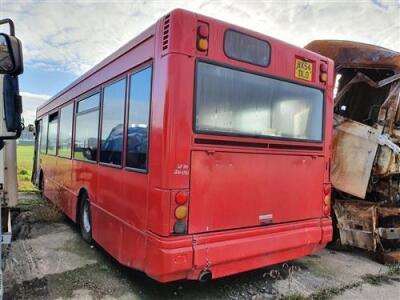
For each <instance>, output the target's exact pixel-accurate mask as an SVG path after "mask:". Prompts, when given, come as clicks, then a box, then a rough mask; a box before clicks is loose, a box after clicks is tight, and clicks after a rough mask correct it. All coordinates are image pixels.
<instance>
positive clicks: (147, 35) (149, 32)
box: [36, 9, 328, 117]
mask: <svg viewBox="0 0 400 300" xmlns="http://www.w3.org/2000/svg"><path fill="white" fill-rule="evenodd" d="M172 14H181V16H182V15H183V16H187V15H191V16H196V17H197V18H201V19H203V20H206V22H207V21H208V22H215V24H219V25H223V26H226V27H229V28H232V29H235V28H236V29H238V30H239V29H240V31H242V32H245V33H247V34H251V35H254V36H255V37H258V38H268V41H270V42H272V41H274V42H275V43H276V44H279V45H285V46H286V47H288V48H290V49H292V50H294V49H295V50H296V52H301V53H297V54H300V55H304V56H306V57H309V58H312V59H323V60H327V59H328V58H327V57H325V56H323V54H319V53H316V52H312V51H310V49H307V48H301V47H298V46H295V45H292V44H289V43H286V42H284V41H281V40H278V39H276V38H273V37H270V36H266V35H264V34H261V33H259V32H255V31H252V30H249V29H247V28H241V27H239V26H237V25H234V24H229V23H226V22H224V21H221V20H218V19H214V18H211V17H208V16H203V15H201V14H197V13H194V12H191V11H187V10H183V9H175V10H173V11H171V12H169V13H168V14H166V16H168V15H172ZM163 19H164V16H163V17H162V18H161V19H159V20H157V21H156V22H155V23H154V24H153V25H151V26H150V27H149V28H147V29H146V30H145V31H143V32H142V33H140V34H139V35H138V36H137V37H135V38H133V39H132V40H130V41H129V42H128V43H126V44H125V45H124V46H122V47H121V48H119V49H118V50H117V51H115V52H114V53H112V54H111V55H110V56H108V57H107V58H105V59H104V60H102V61H101V62H100V63H98V64H97V65H95V66H94V67H93V68H91V69H90V70H89V71H87V72H86V73H84V74H83V75H82V76H80V77H79V78H78V79H76V80H75V81H73V82H72V83H71V84H69V85H68V86H67V87H65V88H64V89H62V90H61V91H60V92H59V93H57V94H56V95H54V96H53V97H51V98H50V99H49V100H47V101H46V102H45V103H43V104H41V105H40V106H39V107H38V108H37V115H36V117H40V116H41V115H43V113H45V112H47V111H51V110H53V109H54V108H55V107H57V106H58V105H56V104H54V103H53V102H55V101H56V100H59V101H57V102H60V103H61V102H63V101H64V100H63V98H64V97H65V96H66V94H67V93H69V92H71V91H74V92H72V94H73V95H74V97H73V98H76V95H75V94H77V93H76V90H75V89H76V88H77V87H78V86H79V85H80V84H82V83H83V82H85V80H89V78H91V77H92V76H94V75H96V73H99V72H100V71H102V70H103V69H104V68H106V67H107V66H108V65H110V64H112V63H113V62H114V61H115V60H117V59H119V58H120V57H122V56H124V55H126V54H127V53H129V52H130V51H131V50H132V49H134V48H135V47H137V46H138V45H140V44H142V43H143V42H145V41H147V40H149V39H151V38H152V37H154V36H155V35H156V31H157V29H156V27H157V24H158V23H159V22H160V20H163ZM100 84H101V82H99V85H100ZM78 96H79V95H78ZM69 100H72V99H69ZM49 104H52V105H50V107H47V106H48V105H49Z"/></svg>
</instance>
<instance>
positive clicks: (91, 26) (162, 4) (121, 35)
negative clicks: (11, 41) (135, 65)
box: [0, 0, 400, 124]
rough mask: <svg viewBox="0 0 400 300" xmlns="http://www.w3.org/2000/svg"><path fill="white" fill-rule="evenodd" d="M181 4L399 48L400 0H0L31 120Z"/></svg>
mask: <svg viewBox="0 0 400 300" xmlns="http://www.w3.org/2000/svg"><path fill="white" fill-rule="evenodd" d="M178 7H180V8H185V9H188V10H191V11H194V12H198V13H201V14H204V15H208V16H211V17H214V18H218V19H221V20H224V21H227V22H230V23H235V24H237V25H239V26H242V27H246V28H249V29H252V30H255V31H258V32H261V33H263V34H266V35H270V36H273V37H275V38H278V39H281V40H284V41H286V42H289V43H292V44H294V45H297V46H300V47H303V46H304V45H305V44H307V43H308V42H310V41H312V40H315V39H345V40H354V41H359V42H364V43H371V44H376V45H379V46H383V47H386V48H390V49H393V50H397V51H400V0H391V1H380V0H359V1H356V0H354V1H350V0H343V1H341V0H333V1H329V0H326V1H322V0H319V1H311V0H310V1H300V0H299V1H296V0H291V1H278V0H276V1H259V0H251V1H244V0H236V1H235V0H231V1H228V0H221V1H217V0H213V1H211V0H208V1H207V0H204V1H200V0H197V1H189V0H185V1H144V0H142V1H127V0H120V1H111V0H107V1H94V0H87V1H58V0H53V1H50V0H47V1H28V0H0V18H12V19H13V20H14V22H15V25H16V33H17V36H18V37H19V38H20V39H21V40H22V43H23V47H24V59H25V73H24V75H22V77H21V81H20V87H21V92H22V96H23V100H24V117H25V120H26V121H25V123H26V124H28V123H31V122H32V121H33V119H34V116H35V109H36V107H37V105H39V104H40V103H42V102H43V101H44V100H46V99H47V98H48V97H49V96H52V95H54V94H55V93H57V92H58V91H59V90H61V89H62V88H63V87H65V86H66V85H68V84H69V83H71V81H73V80H74V79H76V78H77V77H78V76H80V75H81V74H83V73H84V72H85V71H87V70H88V69H90V68H91V67H92V66H94V65H95V64H96V63H98V62H99V61H101V60H102V59H104V58H105V57H106V56H108V55H109V54H111V53H112V52H113V51H115V50H116V49H118V48H119V47H120V46H122V45H123V44H124V43H126V42H127V41H128V40H130V39H131V38H133V37H134V36H135V35H137V34H138V33H140V32H141V31H142V30H144V29H146V28H147V27H148V26H149V25H151V24H152V23H154V22H155V21H156V20H157V19H158V18H160V17H162V16H163V15H164V14H166V13H167V12H168V11H170V10H172V9H174V8H178ZM1 29H3V28H1ZM1 29H0V31H5V30H4V29H5V27H4V29H3V30H1Z"/></svg>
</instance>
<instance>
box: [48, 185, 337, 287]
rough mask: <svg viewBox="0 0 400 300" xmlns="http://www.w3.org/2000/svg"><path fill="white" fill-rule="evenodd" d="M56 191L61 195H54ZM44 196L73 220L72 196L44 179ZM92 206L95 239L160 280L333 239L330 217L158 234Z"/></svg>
mask: <svg viewBox="0 0 400 300" xmlns="http://www.w3.org/2000/svg"><path fill="white" fill-rule="evenodd" d="M61 190H64V192H63V194H64V195H63V196H61V197H59V196H60V195H59V193H60V192H61ZM67 194H68V195H67ZM45 195H46V197H48V198H49V199H50V200H51V201H52V202H54V203H55V204H56V205H57V206H58V207H59V208H60V209H62V210H63V211H64V212H65V213H66V214H67V215H68V216H69V217H70V218H71V219H73V220H74V218H75V215H74V212H75V209H76V201H75V200H73V199H72V198H75V199H76V196H75V195H74V194H72V193H71V192H69V191H67V190H65V189H63V188H61V186H59V185H58V184H56V183H55V182H53V181H52V180H49V179H47V180H46V184H45ZM66 196H68V197H66ZM57 199H64V200H63V202H60V201H58V200H57ZM91 208H92V221H93V224H92V225H93V238H94V239H95V240H96V242H97V243H98V244H99V245H101V246H102V247H103V248H104V249H105V250H106V251H107V252H108V253H110V254H111V255H112V256H113V257H114V258H115V259H117V260H118V261H119V262H120V263H122V264H124V265H126V266H128V267H131V268H135V269H139V270H142V271H144V272H145V273H146V274H147V275H148V276H150V277H152V278H154V279H156V280H158V281H160V282H168V281H174V280H179V279H192V280H197V279H199V276H200V273H201V272H202V271H205V270H207V271H210V272H211V273H212V278H219V277H224V276H228V275H231V274H235V273H239V272H243V271H248V270H253V269H257V268H261V267H265V266H269V265H273V264H277V263H281V262H285V261H288V260H291V259H296V258H299V257H302V256H305V255H308V254H311V253H312V252H313V251H315V250H317V249H320V248H323V247H325V246H326V244H327V243H328V242H329V241H330V240H331V239H332V222H331V219H330V218H323V219H319V218H317V219H312V220H306V221H297V222H290V223H285V224H278V225H269V226H263V227H253V228H249V229H237V230H225V231H220V232H214V233H204V234H196V235H186V236H181V237H179V236H176V237H159V236H157V235H155V234H153V233H151V232H146V231H143V230H139V229H137V228H136V227H135V226H133V225H131V224H129V223H127V222H126V221H124V220H121V219H120V218H118V217H117V216H114V215H112V214H110V213H109V212H107V211H105V210H104V209H102V208H101V207H99V206H97V205H96V204H93V203H92V206H91Z"/></svg>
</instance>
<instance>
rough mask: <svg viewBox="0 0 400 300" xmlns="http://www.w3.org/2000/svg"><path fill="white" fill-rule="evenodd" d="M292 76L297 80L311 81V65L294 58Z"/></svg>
mask: <svg viewBox="0 0 400 300" xmlns="http://www.w3.org/2000/svg"><path fill="white" fill-rule="evenodd" d="M294 76H295V77H296V78H299V79H303V80H307V81H312V63H310V62H307V61H305V60H302V59H298V58H296V67H295V70H294Z"/></svg>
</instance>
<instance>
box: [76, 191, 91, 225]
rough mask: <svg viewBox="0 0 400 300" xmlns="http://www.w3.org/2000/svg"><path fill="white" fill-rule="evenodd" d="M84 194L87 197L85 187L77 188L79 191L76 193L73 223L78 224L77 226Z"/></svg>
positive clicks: (87, 192)
mask: <svg viewBox="0 0 400 300" xmlns="http://www.w3.org/2000/svg"><path fill="white" fill-rule="evenodd" d="M84 196H87V197H89V191H88V189H87V188H86V187H81V188H80V189H79V193H78V199H77V201H76V209H75V211H76V212H75V223H76V224H78V226H80V224H79V214H80V213H81V211H80V210H81V203H82V199H83V197H84Z"/></svg>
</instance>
